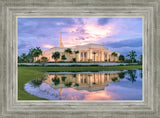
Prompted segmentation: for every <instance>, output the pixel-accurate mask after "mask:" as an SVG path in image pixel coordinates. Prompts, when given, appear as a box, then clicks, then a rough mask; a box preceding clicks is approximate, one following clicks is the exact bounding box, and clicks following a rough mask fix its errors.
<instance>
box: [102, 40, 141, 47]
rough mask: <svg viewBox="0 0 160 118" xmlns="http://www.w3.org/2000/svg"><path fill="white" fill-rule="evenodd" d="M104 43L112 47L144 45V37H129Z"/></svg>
mask: <svg viewBox="0 0 160 118" xmlns="http://www.w3.org/2000/svg"><path fill="white" fill-rule="evenodd" d="M104 45H105V46H107V47H111V48H121V47H142V38H136V39H127V40H123V41H119V42H111V43H106V44H104Z"/></svg>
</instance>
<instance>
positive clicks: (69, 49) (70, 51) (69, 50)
mask: <svg viewBox="0 0 160 118" xmlns="http://www.w3.org/2000/svg"><path fill="white" fill-rule="evenodd" d="M64 52H67V53H68V54H69V58H70V54H72V50H71V48H67V49H65V51H64Z"/></svg>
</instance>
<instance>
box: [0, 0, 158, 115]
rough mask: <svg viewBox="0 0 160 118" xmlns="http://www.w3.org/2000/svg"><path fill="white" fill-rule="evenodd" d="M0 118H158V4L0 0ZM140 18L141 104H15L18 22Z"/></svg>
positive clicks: (143, 0) (123, 0)
mask: <svg viewBox="0 0 160 118" xmlns="http://www.w3.org/2000/svg"><path fill="white" fill-rule="evenodd" d="M0 15H1V16H0V26H1V27H0V28H1V29H0V36H1V38H0V55H1V56H0V118H44V117H45V118H60V117H64V118H82V117H83V118H84V117H86V118H91V117H95V118H105V117H106V118H160V97H159V94H160V46H159V45H160V0H0ZM42 16H43V17H111V16H112V17H142V18H143V81H144V84H143V92H144V95H143V100H142V101H138V102H136V101H55V102H53V101H20V100H17V93H18V92H17V69H18V67H17V50H18V48H17V47H18V41H17V18H19V17H42Z"/></svg>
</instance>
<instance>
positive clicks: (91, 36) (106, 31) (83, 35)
mask: <svg viewBox="0 0 160 118" xmlns="http://www.w3.org/2000/svg"><path fill="white" fill-rule="evenodd" d="M83 22H84V24H76V25H74V26H73V27H71V28H63V29H62V30H63V32H67V34H66V35H67V36H66V37H65V39H63V41H64V45H65V46H74V45H77V44H80V45H83V44H88V43H95V42H98V41H99V40H102V39H104V38H106V37H109V36H112V35H113V34H115V33H116V30H115V25H114V24H106V25H104V26H101V25H98V24H97V19H83Z"/></svg>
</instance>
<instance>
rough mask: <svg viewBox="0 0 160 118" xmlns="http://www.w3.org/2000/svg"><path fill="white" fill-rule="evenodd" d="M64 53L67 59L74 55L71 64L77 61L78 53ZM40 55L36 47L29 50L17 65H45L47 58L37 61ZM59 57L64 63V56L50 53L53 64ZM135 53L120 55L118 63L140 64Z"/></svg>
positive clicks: (20, 57)
mask: <svg viewBox="0 0 160 118" xmlns="http://www.w3.org/2000/svg"><path fill="white" fill-rule="evenodd" d="M64 52H65V53H67V54H68V55H69V58H70V57H71V56H70V55H71V54H73V53H74V54H75V57H73V58H72V59H70V60H72V61H73V62H76V61H77V60H76V59H77V54H78V53H79V51H78V50H77V51H72V50H71V49H70V48H67V49H65V51H64ZM40 55H42V50H41V49H40V47H36V48H31V49H29V53H28V54H25V53H23V54H22V55H21V56H18V63H33V62H35V61H34V60H36V62H37V63H42V64H45V63H46V62H48V58H47V57H41V58H40V59H39V56H40ZM93 55H94V60H93V61H94V62H95V55H96V52H93ZM111 55H112V56H114V57H117V56H118V54H117V53H116V52H113V53H112V54H111ZM60 56H61V60H63V61H65V60H66V59H67V57H66V55H65V54H63V55H60V52H58V51H56V52H54V53H52V56H51V57H52V58H53V59H54V60H55V62H58V59H60ZM136 56H137V54H136V52H135V51H134V50H131V51H129V53H128V54H127V55H126V57H125V56H124V55H120V56H119V57H118V58H119V61H120V62H125V63H137V62H138V63H139V64H142V55H140V58H139V60H136ZM105 61H106V62H110V59H108V60H105Z"/></svg>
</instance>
